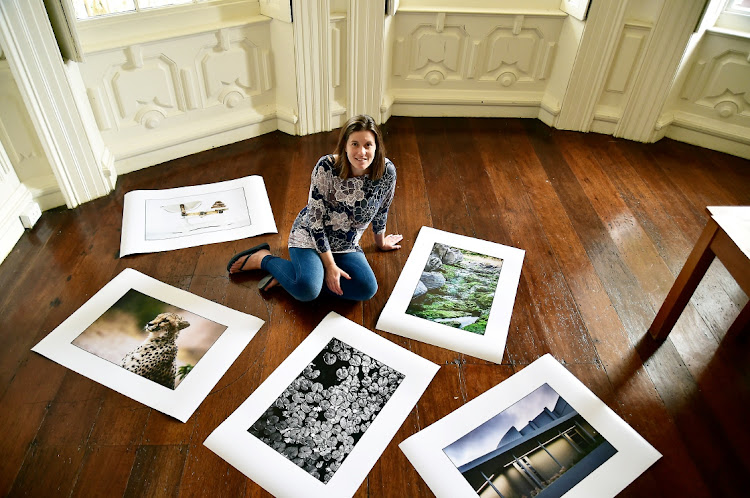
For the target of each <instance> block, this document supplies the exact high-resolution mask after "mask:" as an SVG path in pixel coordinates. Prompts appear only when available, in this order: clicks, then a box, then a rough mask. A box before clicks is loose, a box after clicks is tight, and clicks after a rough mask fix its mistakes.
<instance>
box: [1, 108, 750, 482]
mask: <svg viewBox="0 0 750 498" xmlns="http://www.w3.org/2000/svg"><path fill="white" fill-rule="evenodd" d="M383 131H384V135H385V139H386V145H387V147H388V156H389V157H390V158H391V159H392V160H393V161H394V163H395V164H396V167H397V171H398V183H397V190H396V198H395V200H394V203H393V207H392V210H391V213H390V216H389V223H388V228H389V232H393V233H402V234H403V235H404V241H403V243H402V245H403V249H402V250H400V251H398V252H395V253H379V252H377V251H375V247H374V242H373V240H372V237H371V236H370V235H366V236H365V237H364V240H363V242H362V244H363V247H364V249H365V251H366V253H367V257H368V259H369V261H370V263H371V265H372V267H373V271H374V272H375V275H376V276H377V278H378V282H379V290H378V293H377V294H376V296H375V297H374V298H373V299H372V300H370V301H368V302H366V303H359V304H352V303H345V302H340V301H336V300H334V299H330V298H321V299H319V300H318V301H316V302H314V303H298V302H295V301H294V300H293V299H291V298H290V297H289V296H288V295H286V294H285V293H284V292H283V291H282V290H280V289H274V290H272V291H270V292H269V293H268V294H267V295H263V296H261V295H260V294H259V292H258V291H257V289H256V286H255V284H256V283H257V276H255V275H243V276H238V277H233V278H231V279H230V278H229V277H228V275H227V274H226V268H225V266H226V261H227V260H228V259H229V258H230V257H231V256H232V254H234V253H236V252H237V251H239V250H241V249H243V248H246V247H248V246H250V245H254V244H255V243H257V242H258V241H260V240H265V241H268V242H269V243H270V244H271V245H272V246H273V247H274V248H275V250H276V251H277V252H278V253H279V254H281V255H286V254H287V251H286V248H285V246H286V242H287V238H288V233H289V228H290V226H291V224H292V221H293V220H294V217H295V216H296V213H297V212H298V211H299V209H301V208H302V206H304V204H305V202H306V199H307V194H308V189H309V179H310V171H311V169H312V166H313V165H314V163H315V161H316V160H317V159H318V158H319V157H320V156H321V155H323V154H325V153H328V152H330V151H331V150H332V149H333V146H334V144H335V141H336V138H337V135H338V132H337V131H333V132H330V133H321V134H317V135H312V136H307V137H292V136H288V135H285V134H283V133H280V132H274V133H270V134H268V135H265V136H262V137H258V138H255V139H252V140H247V141H244V142H240V143H236V144H232V145H229V146H226V147H221V148H217V149H213V150H210V151H206V152H202V153H200V154H195V155H192V156H189V157H185V158H182V159H178V160H175V161H171V162H169V163H166V164H164V165H161V166H159V167H153V168H148V169H145V170H142V171H138V172H134V173H130V174H127V175H123V176H121V177H120V178H118V185H117V188H116V190H115V191H114V192H113V193H112V194H110V195H109V196H107V197H105V198H102V199H98V200H95V201H92V202H90V203H87V204H85V205H83V206H80V207H78V208H76V209H74V210H67V209H55V210H52V211H48V212H45V213H44V214H43V216H42V218H41V220H40V221H39V223H38V224H37V226H36V227H35V228H34V229H33V230H29V231H27V232H26V234H24V236H23V237H22V238H21V240H20V241H19V242H18V244H17V245H16V247H15V248H14V250H13V251H12V252H11V254H10V255H9V256H8V258H7V259H6V260H5V261H4V262H3V263H2V265H0V288H2V289H3V293H2V295H0V316H2V340H3V342H2V344H3V347H2V348H0V397H2V406H3V410H2V411H0V425H1V426H2V427H3V437H2V439H0V454H2V455H3V458H2V459H0V495H3V496H5V495H9V496H45V497H46V496H105V495H106V496H138V497H141V496H206V495H220V496H233V497H241V496H247V497H254V496H267V494H266V493H265V492H264V491H263V490H262V489H261V488H259V487H258V486H257V485H256V484H255V483H254V482H252V481H251V480H249V479H247V478H246V477H245V476H244V475H243V474H241V473H240V472H238V471H237V470H236V469H234V468H233V467H232V466H230V465H228V464H227V463H226V462H224V461H223V460H222V459H220V458H219V457H217V456H216V455H215V454H214V453H212V452H211V451H209V450H207V449H206V448H205V447H204V446H203V444H202V443H203V441H204V440H205V438H206V437H207V436H208V434H210V432H211V431H212V430H213V429H214V428H215V427H216V426H217V425H218V424H219V423H221V422H222V421H223V420H224V419H225V418H226V417H227V416H229V414H231V413H232V412H233V411H234V410H235V409H236V408H237V406H239V405H240V404H241V403H242V401H243V400H244V399H245V398H246V397H247V396H248V395H250V394H251V393H252V392H253V391H254V390H255V389H256V388H257V387H258V386H259V385H260V384H261V383H262V382H263V381H264V380H265V379H266V378H267V377H268V376H269V375H270V374H271V372H273V371H274V369H275V368H277V367H278V365H279V364H280V363H281V362H282V361H283V360H284V359H285V358H286V357H287V356H288V355H289V353H291V351H293V350H294V348H295V347H296V346H297V345H298V344H299V343H300V342H301V341H302V340H303V339H304V338H305V337H306V336H307V334H308V333H309V332H310V331H311V330H312V329H313V328H314V327H315V326H316V325H317V323H318V322H319V321H320V320H321V319H322V318H323V317H324V316H325V315H326V314H327V313H328V312H329V311H330V310H334V311H337V312H338V313H340V314H342V315H344V316H346V317H348V318H349V319H351V320H354V321H355V322H357V323H361V324H362V325H364V326H365V327H367V328H369V329H371V330H374V328H375V323H376V322H377V319H378V315H379V313H380V311H381V310H382V308H383V306H384V305H385V302H386V301H387V299H388V296H389V294H390V292H391V291H392V289H393V287H394V285H395V283H396V280H397V279H398V276H399V274H400V272H401V269H402V268H403V265H404V264H405V262H406V259H407V258H408V255H409V252H410V251H411V249H412V247H413V245H414V241H415V239H416V237H417V234H418V232H419V229H420V228H421V227H422V226H433V227H435V228H438V229H441V230H446V231H450V232H455V233H460V234H463V235H468V236H471V237H478V238H482V239H487V240H492V241H495V242H498V243H502V244H506V245H512V246H516V247H519V248H522V249H524V250H525V251H526V258H525V261H524V266H523V272H522V274H521V280H520V283H519V288H518V295H517V299H516V302H515V307H514V312H513V317H512V320H511V324H510V330H509V336H508V341H507V346H506V352H505V356H504V358H503V362H502V364H501V365H495V364H491V363H489V362H487V361H484V360H479V359H477V358H473V357H470V356H467V355H463V354H460V353H456V352H453V351H448V350H445V349H441V348H438V347H435V346H431V345H428V344H424V343H421V342H418V341H413V340H410V339H405V338H403V337H399V336H395V335H392V334H389V333H386V332H378V333H379V334H380V335H382V336H384V337H386V338H387V339H389V340H391V341H393V342H395V343H397V344H399V345H401V346H403V347H405V348H408V349H410V350H411V351H413V352H415V353H417V354H419V355H422V356H424V357H425V358H427V359H429V360H431V361H434V362H436V363H438V364H440V365H441V369H440V371H439V372H438V374H437V376H436V377H435V379H434V380H433V382H432V383H431V384H430V386H429V388H428V389H427V391H426V392H425V394H424V396H423V397H422V398H421V399H420V400H419V402H418V403H417V406H416V407H415V408H414V410H412V412H411V414H410V415H409V417H408V418H407V419H406V421H405V423H404V424H403V425H402V427H401V428H400V429H399V431H398V433H397V435H396V437H395V438H394V440H393V441H392V442H391V444H390V445H389V446H388V448H387V449H386V450H385V452H384V454H383V455H382V457H381V458H380V459H379V460H378V462H377V463H376V464H375V466H374V467H373V469H372V471H371V472H370V474H369V476H368V477H367V479H366V480H365V481H364V482H363V483H362V485H361V486H360V488H359V490H358V491H357V493H356V496H358V497H368V496H371V497H381V496H383V497H390V496H430V495H431V492H430V490H429V488H428V487H427V486H426V485H425V483H424V482H423V481H422V479H421V478H420V477H419V475H418V474H417V473H416V471H415V470H414V468H413V467H412V466H411V465H410V464H409V462H408V460H407V459H406V458H405V457H404V455H403V454H402V453H401V451H400V450H399V449H398V443H400V442H401V441H402V440H404V439H405V438H407V437H408V436H410V435H411V434H414V433H415V432H416V431H418V430H420V429H423V428H425V427H427V426H428V425H430V424H432V423H433V422H435V421H437V420H439V419H440V418H442V417H444V416H445V415H447V414H448V413H450V412H451V411H453V410H455V409H456V408H459V407H460V406H462V405H463V404H465V403H466V402H467V401H469V400H471V399H473V398H475V397H477V396H479V395H480V394H482V393H483V392H485V391H486V390H488V389H490V388H491V387H493V386H495V385H496V384H497V383H499V382H502V381H503V380H505V379H507V378H508V377H510V376H511V375H513V373H515V372H517V371H519V370H521V369H523V368H524V367H525V366H526V365H528V364H529V363H530V362H532V361H534V360H535V359H537V358H538V357H540V356H541V355H543V354H546V353H551V354H552V355H554V356H555V357H556V358H557V359H558V360H559V361H560V362H562V363H563V364H564V365H565V366H566V367H567V368H568V369H569V370H570V371H571V372H572V373H573V374H574V375H576V376H577V377H578V378H579V379H580V380H581V381H582V382H583V383H584V384H586V385H587V386H588V387H589V388H590V389H591V390H592V391H593V392H594V393H595V394H596V395H597V396H599V397H600V398H601V399H602V400H603V401H604V402H605V403H606V404H607V405H608V406H610V407H611V408H612V409H613V410H614V411H615V412H617V413H618V414H619V415H620V416H622V417H623V418H624V419H625V420H626V421H627V422H628V423H629V424H631V425H632V426H633V427H634V428H635V429H636V430H637V431H638V432H639V433H640V434H641V435H643V436H644V437H645V438H646V439H647V440H648V441H649V442H651V444H653V445H654V446H655V447H656V448H657V449H658V450H659V451H660V452H661V453H662V454H663V455H664V457H663V458H662V459H661V460H660V461H659V462H657V463H656V464H655V465H654V466H653V467H652V468H651V469H649V470H648V471H647V472H646V473H645V474H643V475H642V476H641V477H640V478H639V479H637V480H636V481H635V482H634V483H633V484H631V485H630V486H629V487H628V488H626V489H625V490H624V491H623V493H622V495H623V496H634V497H642V496H745V494H746V492H743V491H742V489H744V487H743V486H742V485H741V484H740V479H739V477H740V476H743V475H745V474H747V473H748V472H749V471H750V453H748V452H747V448H748V447H750V429H748V423H747V416H746V413H747V410H748V408H750V361H748V360H750V345H749V343H750V341H748V340H747V338H746V337H743V336H740V337H735V338H729V337H728V338H725V337H724V335H725V333H726V330H727V328H728V327H729V325H730V324H731V323H732V321H733V320H734V317H735V316H736V315H737V314H738V313H739V311H740V309H741V308H742V306H744V304H745V303H746V302H747V296H745V295H744V293H743V292H742V291H741V290H740V289H739V287H738V286H737V284H736V282H734V280H733V279H732V277H731V276H730V275H729V273H728V272H727V270H726V269H725V268H724V267H723V266H722V265H721V264H720V263H718V262H715V263H714V264H713V265H712V266H711V268H710V269H709V272H708V274H707V276H706V277H705V278H704V280H703V282H702V283H701V285H700V286H699V288H698V291H697V292H696V295H695V296H694V297H693V299H692V300H691V302H690V304H689V305H688V307H687V309H686V311H685V313H684V314H683V316H682V317H681V318H680V320H679V321H678V323H677V325H676V327H675V329H674V331H673V333H672V334H671V335H670V336H669V338H668V339H667V340H666V341H665V342H664V343H662V344H658V343H655V342H654V341H652V340H651V339H650V336H649V335H648V334H647V332H646V331H647V328H648V326H649V325H650V323H651V320H652V319H653V317H654V316H655V314H656V311H657V310H658V308H659V306H660V305H661V302H662V300H663V299H664V297H665V295H666V293H667V292H668V290H669V288H670V286H671V285H672V283H673V281H674V278H675V277H676V275H677V273H678V272H679V271H680V269H681V267H682V265H683V263H684V262H685V260H686V259H687V256H688V254H689V252H690V250H691V249H692V246H693V244H694V243H695V241H696V240H697V239H698V236H699V234H700V232H701V230H702V228H703V226H704V225H705V223H706V221H707V219H708V218H707V214H706V211H705V207H706V206H708V205H736V204H750V162H749V161H746V160H743V159H739V158H736V157H732V156H728V155H725V154H721V153H718V152H714V151H710V150H705V149H700V148H697V147H693V146H690V145H686V144H682V143H678V142H674V141H671V140H668V139H664V140H661V141H660V142H658V143H656V144H640V143H635V142H629V141H626V140H620V139H615V138H613V137H610V136H605V135H597V134H580V133H574V132H566V131H559V130H554V129H550V128H548V127H547V126H545V125H544V124H542V123H541V122H539V121H536V120H517V119H452V118H450V119H449V118H420V119H417V118H401V117H394V118H392V119H391V120H390V121H389V122H388V123H387V124H386V125H385V126H384V127H383ZM254 174H257V175H262V176H263V178H264V181H265V183H266V188H267V191H268V194H269V199H270V202H271V206H272V209H273V212H274V215H275V219H276V223H277V225H278V227H279V233H278V234H270V235H266V236H259V237H255V238H254V239H253V240H241V241H234V242H226V243H221V244H212V245H208V246H202V247H193V248H187V249H181V250H177V251H171V252H166V253H155V254H142V255H133V256H129V257H126V258H122V259H120V258H119V255H118V250H119V244H120V227H121V220H122V206H123V196H124V194H125V193H126V192H128V191H130V190H135V189H158V188H171V187H178V186H183V185H194V184H202V183H210V182H215V181H221V180H228V179H233V178H239V177H243V176H247V175H254ZM125 268H134V269H137V270H139V271H141V272H143V273H146V274H148V275H150V276H152V277H155V278H157V279H159V280H162V281H164V282H166V283H169V284H171V285H174V286H176V287H179V288H181V289H185V290H188V291H190V292H192V293H194V294H197V295H199V296H202V297H205V298H207V299H210V300H212V301H215V302H217V303H220V304H222V305H225V306H228V307H230V308H233V309H236V310H239V311H242V312H245V313H249V314H252V315H255V316H257V317H259V318H261V319H263V320H265V321H266V324H265V325H264V326H263V327H262V328H261V330H260V331H259V332H258V334H257V335H256V336H255V338H254V339H253V340H252V341H251V343H250V344H249V346H248V347H247V348H245V350H244V351H243V352H242V353H241V354H240V356H239V358H238V359H237V361H236V362H235V363H234V364H233V365H232V366H231V368H230V369H229V370H228V371H227V373H226V375H224V377H223V378H222V379H221V380H220V381H219V383H218V384H217V385H216V387H215V388H214V389H213V391H212V392H211V394H209V396H208V397H207V398H206V400H205V401H204V402H203V403H202V404H201V405H200V407H199V408H198V410H197V411H196V412H195V414H194V415H193V416H192V417H191V418H190V419H189V420H188V421H187V423H184V424H183V423H180V422H177V421H175V420H174V419H171V418H170V417H167V416H165V415H163V414H161V413H159V412H157V411H154V410H151V409H150V408H148V407H146V406H144V405H141V404H140V403H137V402H135V401H132V400H131V399H129V398H126V397H125V396H122V395H120V394H118V393H116V392H114V391H112V390H110V389H107V388H105V387H103V386H101V385H99V384H97V383H95V382H93V381H91V380H89V379H87V378H84V377H82V376H80V375H78V374H76V373H74V372H72V371H68V370H66V369H65V368H63V367H61V366H59V365H57V364H55V363H53V362H51V361H49V360H47V359H45V358H43V357H41V356H39V355H37V354H35V353H32V352H31V351H30V348H31V347H32V346H33V345H34V344H36V343H37V342H38V341H39V340H40V339H42V338H43V337H44V336H45V335H47V334H48V333H49V332H51V331H52V330H53V329H54V328H55V327H57V326H58V325H59V324H60V323H61V322H62V321H63V320H65V319H66V318H67V317H68V316H70V314H72V313H73V312H74V311H75V310H76V309H78V307H80V306H81V305H82V304H83V303H85V302H86V301H87V300H88V299H89V298H90V297H91V296H92V295H93V294H94V293H95V292H97V291H98V290H99V289H100V288H101V287H102V286H104V285H105V284H106V283H107V282H108V281H109V280H111V279H112V278H113V277H114V276H115V275H117V274H118V273H119V272H120V271H122V270H123V269H125Z"/></svg>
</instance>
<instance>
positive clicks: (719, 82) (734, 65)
mask: <svg viewBox="0 0 750 498" xmlns="http://www.w3.org/2000/svg"><path fill="white" fill-rule="evenodd" d="M725 91H726V92H731V93H732V94H734V95H743V96H744V98H745V100H747V101H748V102H750V100H748V97H750V63H748V54H743V53H740V52H734V51H730V52H725V53H723V54H722V55H720V56H719V57H717V58H716V59H715V60H714V69H713V70H712V71H711V78H710V79H709V81H708V84H707V85H706V88H705V91H704V92H703V93H704V95H705V96H706V97H716V96H719V95H721V94H723V93H724V92H725Z"/></svg>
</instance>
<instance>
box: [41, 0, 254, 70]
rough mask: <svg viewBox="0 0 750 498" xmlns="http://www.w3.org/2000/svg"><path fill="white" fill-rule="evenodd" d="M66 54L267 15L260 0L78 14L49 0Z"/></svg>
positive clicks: (66, 1) (65, 0) (67, 2)
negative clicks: (82, 15)
mask: <svg viewBox="0 0 750 498" xmlns="http://www.w3.org/2000/svg"><path fill="white" fill-rule="evenodd" d="M45 2H46V3H47V10H48V12H49V14H50V18H51V19H52V24H53V27H54V28H55V34H56V36H57V38H58V43H59V44H60V47H61V49H62V50H63V56H64V57H66V58H68V59H72V60H76V61H79V62H82V61H83V60H84V57H85V54H89V53H95V52H101V51H105V50H112V49H116V48H122V47H126V46H129V45H133V44H138V43H147V42H150V41H156V40H162V39H167V38H174V37H178V36H185V35H190V34H195V33H201V32H205V31H213V30H217V29H222V28H228V27H233V26H241V25H245V24H251V23H253V22H260V21H264V20H267V18H266V17H264V16H262V15H261V1H260V0H210V1H208V2H199V3H190V4H183V5H170V6H165V7H158V8H148V9H144V10H141V11H131V12H122V13H117V14H108V15H105V16H101V17H93V18H88V19H76V17H75V8H74V7H73V4H72V1H71V0H45Z"/></svg>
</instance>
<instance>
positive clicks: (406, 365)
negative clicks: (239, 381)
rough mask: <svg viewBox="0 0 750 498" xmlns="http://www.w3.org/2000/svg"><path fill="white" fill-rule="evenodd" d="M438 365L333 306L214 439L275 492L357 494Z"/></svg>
mask: <svg viewBox="0 0 750 498" xmlns="http://www.w3.org/2000/svg"><path fill="white" fill-rule="evenodd" d="M438 368H439V367H438V365H435V364H434V363H432V362H429V361H427V360H425V359H424V358H421V357H419V356H417V355H415V354H414V353H412V352H410V351H408V350H406V349H403V348H401V347H400V346H397V345H396V344H394V343H392V342H390V341H388V340H386V339H384V338H382V337H380V336H379V335H377V334H375V333H373V332H371V331H369V330H367V329H365V328H364V327H362V326H360V325H358V324H356V323H354V322H352V321H350V320H347V319H346V318H344V317H342V316H340V315H338V314H336V313H334V312H331V313H329V314H328V315H327V316H326V317H325V318H324V319H323V320H322V321H321V322H320V324H319V325H318V326H317V327H315V330H313V331H312V333H311V334H310V335H309V336H308V337H307V338H306V339H305V340H304V341H303V342H302V343H301V344H300V345H299V347H297V349H295V350H294V351H293V352H292V354H291V355H289V357H288V358H287V359H286V360H284V362H283V363H282V364H281V365H280V366H279V367H278V368H277V369H276V370H275V371H274V372H273V373H272V374H271V375H270V376H269V377H268V379H267V380H266V381H265V382H263V384H261V386H260V387H258V389H257V390H256V391H255V392H254V393H253V394H252V395H251V396H250V397H249V398H248V399H247V400H246V401H245V402H244V403H243V404H242V405H241V406H240V407H239V408H238V409H237V410H236V411H235V412H234V413H233V414H232V415H230V416H229V418H228V419H227V420H226V421H224V422H223V423H222V424H221V425H220V426H219V427H218V428H217V429H216V430H215V431H214V432H213V433H211V435H210V436H209V437H208V439H206V441H205V443H204V444H205V445H206V446H207V447H208V448H209V449H211V451H213V452H214V453H216V454H217V455H219V456H220V457H221V458H223V459H224V460H226V461H227V462H229V463H230V464H232V465H233V466H234V467H235V468H237V469H238V470H240V471H241V472H242V473H244V474H245V475H246V476H248V477H249V478H250V479H252V480H253V481H255V482H256V483H258V484H259V485H260V486H262V487H263V488H264V489H266V490H267V491H268V492H269V493H271V494H273V495H275V496H307V497H313V496H320V497H334V496H352V495H353V494H354V493H355V492H356V491H357V488H358V487H359V485H360V484H361V483H362V481H363V480H364V479H365V477H367V474H368V472H369V471H370V469H371V468H372V466H373V465H374V464H375V462H376V461H377V459H378V458H379V457H380V455H381V454H382V452H383V451H384V450H385V448H386V446H388V443H389V442H390V441H391V439H392V438H393V436H394V435H395V434H396V432H397V431H398V428H399V427H400V426H401V424H402V423H403V422H404V420H405V419H406V417H407V416H408V415H409V412H411V410H412V408H413V407H414V405H415V404H416V403H417V401H418V400H419V398H420V397H421V396H422V393H423V392H424V390H425V389H426V388H427V385H428V384H429V383H430V381H431V380H432V378H433V377H434V376H435V374H436V373H437V371H438Z"/></svg>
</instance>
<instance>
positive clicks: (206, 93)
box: [78, 16, 296, 173]
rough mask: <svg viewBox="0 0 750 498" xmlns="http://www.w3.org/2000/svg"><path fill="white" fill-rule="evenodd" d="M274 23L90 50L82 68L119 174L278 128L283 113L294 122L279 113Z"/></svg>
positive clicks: (256, 21)
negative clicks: (124, 46)
mask: <svg viewBox="0 0 750 498" xmlns="http://www.w3.org/2000/svg"><path fill="white" fill-rule="evenodd" d="M272 22H275V23H281V21H272V20H271V19H269V18H264V17H260V16H256V17H255V18H254V21H253V22H252V23H251V24H248V25H243V26H236V27H230V28H222V29H219V30H215V31H208V32H203V33H198V34H194V35H190V36H184V37H181V38H178V39H166V40H160V41H154V42H150V43H143V44H137V45H131V46H128V47H126V48H124V49H116V50H111V51H100V52H97V53H94V54H90V55H89V56H88V57H87V61H86V62H85V63H83V64H80V65H79V66H78V67H79V68H80V71H81V76H82V79H83V82H84V86H85V87H86V96H87V99H88V101H89V104H90V107H91V109H92V112H93V115H94V116H95V122H96V124H97V126H98V128H99V130H100V131H101V133H102V136H103V138H104V141H105V142H106V144H107V146H108V148H109V149H110V150H111V152H112V154H113V155H114V157H115V158H116V164H117V169H118V171H119V172H120V173H126V172H129V171H133V170H135V169H140V168H143V167H146V166H151V165H153V164H157V163H158V162H163V161H166V160H170V159H175V158H177V157H182V156H184V155H187V154H191V153H194V152H199V151H201V150H205V149H208V148H211V147H218V146H221V145H225V144H227V143H231V142H233V141H238V140H244V139H246V138H251V137H253V136H257V135H258V134H261V133H267V132H269V131H273V130H275V129H278V128H280V127H282V126H285V125H282V126H279V125H278V120H277V115H278V116H279V117H280V119H281V120H282V121H283V122H284V123H289V122H291V123H294V121H295V120H296V116H295V111H294V110H286V111H285V110H283V109H282V110H281V112H278V111H277V102H276V79H277V73H278V71H279V70H280V68H276V67H275V63H274V60H273V59H274V58H273V55H272V50H271V29H270V24H271V23H272ZM282 67H287V66H286V64H285V63H284V62H282ZM154 161H157V162H154Z"/></svg>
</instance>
